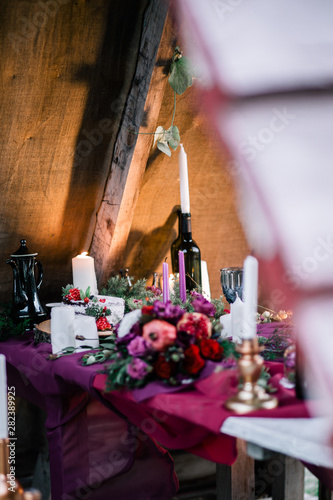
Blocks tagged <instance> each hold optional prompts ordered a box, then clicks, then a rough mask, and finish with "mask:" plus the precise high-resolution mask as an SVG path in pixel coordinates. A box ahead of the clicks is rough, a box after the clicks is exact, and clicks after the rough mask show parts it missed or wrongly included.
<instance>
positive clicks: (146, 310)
mask: <svg viewBox="0 0 333 500" xmlns="http://www.w3.org/2000/svg"><path fill="white" fill-rule="evenodd" d="M141 310H142V314H149V316H152V314H153V306H143V308H142V309H141Z"/></svg>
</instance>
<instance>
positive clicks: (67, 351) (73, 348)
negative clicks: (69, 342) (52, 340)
mask: <svg viewBox="0 0 333 500" xmlns="http://www.w3.org/2000/svg"><path fill="white" fill-rule="evenodd" d="M74 351H75V347H66V348H65V349H63V350H62V351H61V353H62V354H72V353H73V352H74Z"/></svg>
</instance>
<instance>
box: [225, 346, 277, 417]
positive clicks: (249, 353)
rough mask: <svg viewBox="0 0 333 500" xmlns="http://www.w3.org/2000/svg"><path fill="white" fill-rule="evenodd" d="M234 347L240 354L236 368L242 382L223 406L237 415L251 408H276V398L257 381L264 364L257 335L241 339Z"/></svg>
mask: <svg viewBox="0 0 333 500" xmlns="http://www.w3.org/2000/svg"><path fill="white" fill-rule="evenodd" d="M236 349H237V351H238V352H239V353H240V354H241V357H240V359H239V361H238V369H239V374H240V378H241V380H242V383H243V384H242V387H241V388H240V389H239V391H238V393H237V394H236V395H235V396H233V397H231V398H229V399H228V400H227V401H226V403H225V407H226V408H227V409H228V410H232V411H234V412H235V413H237V414H239V415H242V414H244V413H248V412H250V411H253V410H261V409H266V410H272V409H273V408H276V407H277V405H278V400H277V398H276V397H274V396H271V395H270V394H267V393H266V391H265V389H263V387H260V386H259V385H258V383H257V382H258V380H259V377H260V375H261V371H262V368H263V365H264V360H263V358H262V357H261V356H260V355H259V353H260V352H261V351H263V350H264V348H263V347H259V344H258V339H257V337H254V338H253V339H245V340H243V341H242V344H240V345H239V346H237V347H236Z"/></svg>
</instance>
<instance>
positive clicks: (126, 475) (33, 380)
mask: <svg viewBox="0 0 333 500" xmlns="http://www.w3.org/2000/svg"><path fill="white" fill-rule="evenodd" d="M0 352H2V353H3V354H5V356H6V358H7V364H8V368H7V373H8V379H9V383H10V385H15V387H16V390H17V393H18V394H19V395H22V396H24V397H26V398H27V399H29V400H31V401H32V402H35V403H36V404H38V405H39V406H40V407H42V408H44V409H45V410H46V411H47V420H46V428H47V433H48V438H49V443H50V462H51V480H52V493H53V498H55V500H57V499H58V498H59V499H62V500H63V499H69V498H80V495H81V497H82V498H83V496H84V495H89V498H92V499H103V500H104V499H105V498H106V496H105V495H106V492H108V493H107V494H108V495H109V496H110V497H112V498H113V500H118V499H119V500H120V499H121V500H126V499H128V500H129V499H132V498H134V497H135V498H138V499H139V500H140V499H141V498H142V500H143V499H145V500H146V499H159V500H162V499H163V498H169V497H171V496H172V495H173V494H174V492H175V489H176V480H175V477H174V474H173V467H172V461H171V458H170V456H169V454H168V453H167V452H166V451H165V450H163V449H162V448H160V447H159V446H158V445H157V444H156V442H155V441H154V440H157V441H158V442H159V443H161V444H162V445H163V446H166V447H168V448H172V449H185V450H187V451H189V452H191V453H194V454H197V455H199V456H202V457H204V458H207V459H209V460H212V461H215V462H218V463H224V464H232V463H233V462H234V460H235V459H236V447H235V439H234V438H232V437H230V436H227V435H224V434H221V433H220V428H221V426H222V423H223V421H224V420H225V419H226V418H227V417H228V416H231V415H234V414H233V413H231V412H229V411H228V410H226V409H225V408H224V406H223V403H224V401H225V400H226V399H227V398H228V397H229V396H231V395H233V394H235V392H236V391H237V377H236V373H235V371H234V370H232V371H222V372H219V373H213V374H212V375H210V376H209V377H207V378H203V379H201V380H198V381H197V382H196V383H195V384H193V385H192V386H190V387H186V388H183V389H182V390H180V391H177V392H172V391H171V392H164V393H161V392H160V389H161V384H155V385H154V386H153V387H152V388H151V389H150V390H149V391H148V392H149V395H150V397H149V398H148V399H147V394H148V393H147V390H146V389H141V390H136V391H134V392H130V391H121V392H120V391H113V392H110V393H106V392H104V388H105V381H106V375H104V374H101V373H98V372H99V371H100V370H102V368H103V367H102V366H101V365H92V366H87V367H83V366H81V365H80V361H79V360H80V358H81V356H82V353H76V354H72V355H70V356H64V357H61V358H59V359H57V360H56V361H49V360H48V359H47V358H48V355H49V354H50V352H51V346H50V345H49V344H39V345H37V346H34V344H33V338H32V336H31V334H27V335H25V336H24V337H22V338H20V339H12V340H8V341H6V342H4V343H1V344H0ZM267 366H268V367H269V370H270V372H271V374H272V383H273V385H275V386H276V388H277V393H276V394H277V396H278V398H279V402H280V403H279V407H278V408H277V409H275V410H270V411H267V410H261V411H256V412H252V413H251V415H252V416H265V415H269V416H270V417H286V418H288V417H307V416H308V412H307V410H306V407H305V405H304V403H303V402H301V401H299V400H297V399H296V398H295V395H294V392H293V391H290V390H288V389H285V388H283V387H282V386H281V385H280V384H279V383H278V381H279V379H280V378H281V376H282V365H281V363H267ZM138 401H140V403H138ZM133 424H134V425H133ZM137 427H139V428H140V429H142V431H143V432H141V431H138V429H137ZM61 495H62V496H61ZM64 495H67V496H64ZM82 495H83V496H82Z"/></svg>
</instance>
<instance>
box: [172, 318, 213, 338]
mask: <svg viewBox="0 0 333 500" xmlns="http://www.w3.org/2000/svg"><path fill="white" fill-rule="evenodd" d="M212 330H213V326H212V323H211V321H210V319H209V318H208V317H207V316H206V315H205V314H202V313H197V312H194V313H185V314H183V316H182V317H181V318H180V320H179V321H178V323H177V331H178V332H186V333H187V334H188V335H195V337H196V338H197V339H201V338H207V337H211V335H212Z"/></svg>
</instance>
